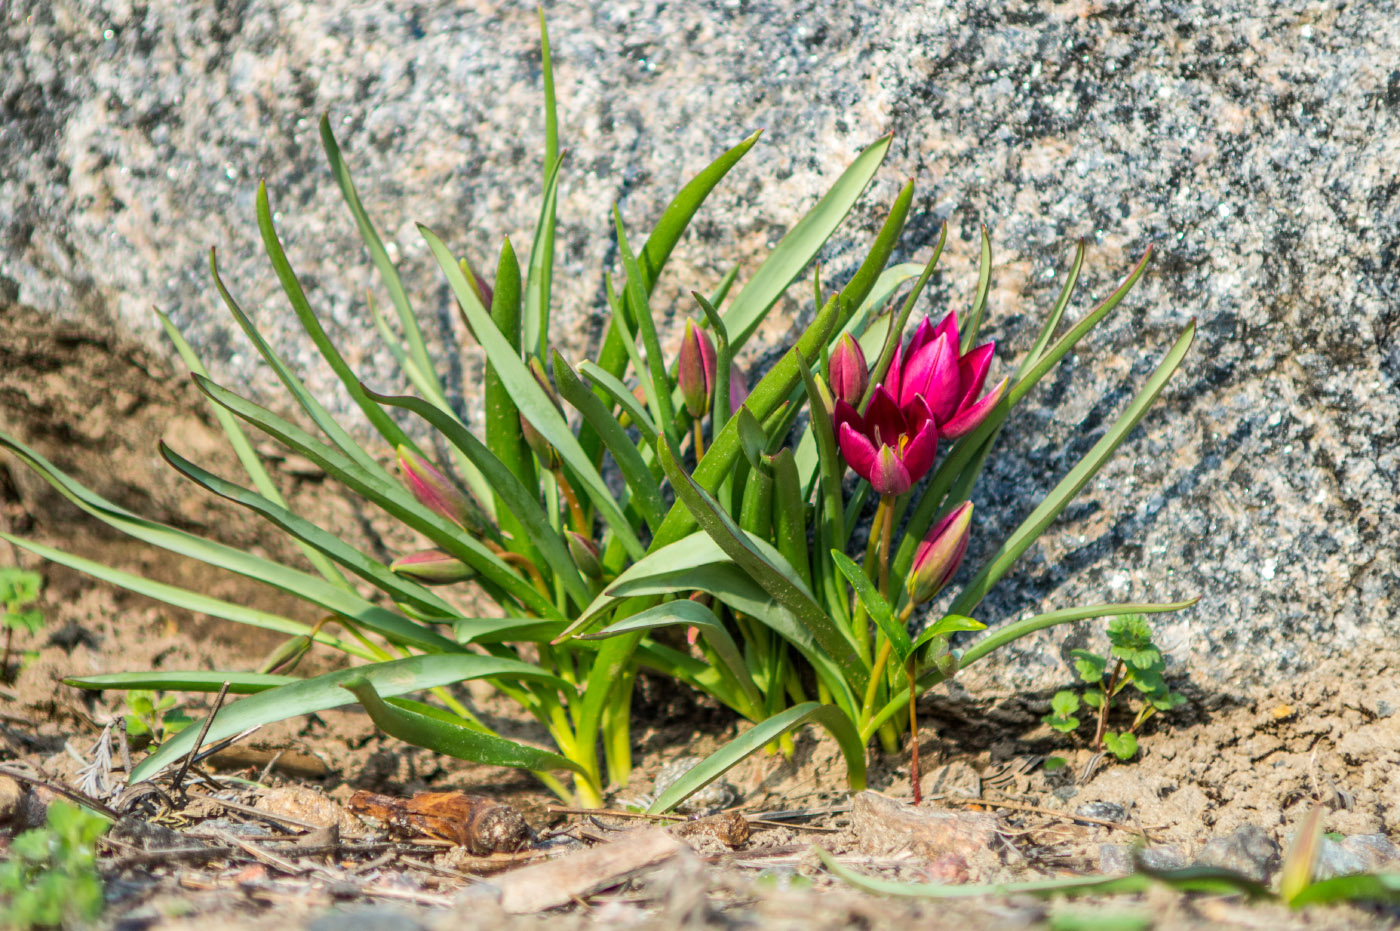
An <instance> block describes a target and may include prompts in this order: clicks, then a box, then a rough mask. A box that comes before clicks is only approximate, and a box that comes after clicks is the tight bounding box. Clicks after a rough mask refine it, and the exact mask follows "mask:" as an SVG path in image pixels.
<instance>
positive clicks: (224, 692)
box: [170, 682, 230, 795]
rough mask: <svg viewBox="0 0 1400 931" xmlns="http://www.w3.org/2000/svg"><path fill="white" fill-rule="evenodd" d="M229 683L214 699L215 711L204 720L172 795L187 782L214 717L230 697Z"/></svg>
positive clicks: (177, 774) (177, 775) (178, 774)
mask: <svg viewBox="0 0 1400 931" xmlns="http://www.w3.org/2000/svg"><path fill="white" fill-rule="evenodd" d="M229 684H230V683H228V682H224V684H223V687H222V688H220V689H219V697H218V698H216V699H214V710H213V711H211V712H209V717H207V718H205V719H204V726H202V727H201V728H200V729H199V736H198V737H196V738H195V741H194V746H192V747H190V755H189V756H187V757H185V762H184V763H182V764H181V765H180V771H179V772H178V773H176V774H175V781H174V782H172V783H171V784H170V794H171V795H174V794H175V793H176V792H179V791H180V784H181V783H182V782H184V781H185V774H186V773H188V772H189V771H190V764H191V763H193V762H194V758H195V755H196V754H197V753H199V748H200V745H201V744H203V743H204V737H205V735H206V734H208V733H209V727H210V725H212V724H213V723H214V716H215V715H217V714H218V713H219V709H220V708H222V707H223V705H224V698H225V697H226V696H227V695H228V688H229Z"/></svg>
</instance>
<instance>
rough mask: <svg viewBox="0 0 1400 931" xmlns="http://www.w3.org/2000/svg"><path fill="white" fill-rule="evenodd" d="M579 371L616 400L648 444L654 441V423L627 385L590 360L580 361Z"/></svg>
mask: <svg viewBox="0 0 1400 931" xmlns="http://www.w3.org/2000/svg"><path fill="white" fill-rule="evenodd" d="M578 369H579V371H580V372H582V373H583V374H585V375H587V376H588V378H589V380H590V381H592V382H593V384H594V386H595V387H597V388H601V389H602V390H603V392H604V393H606V394H607V395H608V397H610V398H612V399H613V400H614V401H616V402H617V404H618V406H619V407H621V408H622V410H623V411H624V412H625V413H626V414H627V416H629V417H631V418H632V425H633V426H634V427H636V428H637V432H638V433H640V434H641V435H642V440H643V442H645V443H646V444H647V445H648V446H650V445H652V444H653V443H655V442H656V436H657V432H656V424H654V423H652V421H651V415H649V414H648V413H647V412H646V408H644V407H643V406H642V405H640V404H638V403H637V398H636V396H635V395H633V394H632V392H631V391H628V390H627V386H626V385H624V384H623V383H622V382H621V381H619V380H618V379H617V378H615V377H614V376H613V374H612V373H611V372H607V371H604V370H603V369H601V368H599V367H598V366H597V365H596V364H594V363H592V362H581V363H579V367H578Z"/></svg>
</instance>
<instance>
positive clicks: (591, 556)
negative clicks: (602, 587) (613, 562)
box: [564, 530, 603, 579]
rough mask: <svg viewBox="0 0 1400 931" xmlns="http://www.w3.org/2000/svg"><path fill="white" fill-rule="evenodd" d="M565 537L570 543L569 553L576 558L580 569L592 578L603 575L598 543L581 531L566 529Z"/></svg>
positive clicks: (575, 561) (598, 577)
mask: <svg viewBox="0 0 1400 931" xmlns="http://www.w3.org/2000/svg"><path fill="white" fill-rule="evenodd" d="M564 539H565V540H566V541H567V542H568V544H569V555H570V556H572V557H573V559H574V565H575V566H578V571H579V572H582V573H583V574H584V575H586V576H588V577H589V578H590V579H600V578H602V577H603V564H602V562H601V561H600V560H599V554H598V545H597V544H596V543H594V542H593V541H592V540H590V539H588V538H587V537H585V536H584V535H583V534H581V533H575V532H574V531H572V530H565V531H564Z"/></svg>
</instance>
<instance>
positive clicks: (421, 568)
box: [389, 446, 480, 585]
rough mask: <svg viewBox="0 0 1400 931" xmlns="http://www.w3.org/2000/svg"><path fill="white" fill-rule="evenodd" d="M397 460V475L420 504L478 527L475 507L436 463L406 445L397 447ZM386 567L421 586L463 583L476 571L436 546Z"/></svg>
mask: <svg viewBox="0 0 1400 931" xmlns="http://www.w3.org/2000/svg"><path fill="white" fill-rule="evenodd" d="M398 459H399V474H400V475H401V476H402V478H403V483H404V485H405V486H407V488H408V490H409V491H410V492H412V493H413V497H414V498H415V499H417V501H418V503H419V504H421V505H423V506H424V507H425V508H427V509H428V510H430V511H432V512H433V513H434V514H437V515H438V516H439V517H443V518H446V519H447V520H450V521H452V522H453V523H454V524H457V525H458V526H459V527H462V528H463V529H465V530H467V531H469V532H470V531H474V530H479V529H480V527H479V523H478V520H477V517H476V508H475V506H474V505H473V503H472V501H471V499H470V498H468V497H467V496H466V495H465V494H464V493H463V492H462V491H461V489H459V488H458V487H457V486H456V485H454V484H453V483H452V480H451V479H449V478H448V477H447V476H446V475H444V474H443V473H442V471H441V470H440V469H438V468H437V466H435V465H433V464H432V463H431V462H429V461H428V460H426V459H424V458H423V457H422V456H419V455H418V454H417V453H415V452H413V450H411V449H409V448H408V447H407V446H400V447H399V449H398ZM389 568H390V569H392V570H393V571H394V572H397V573H398V574H400V575H403V576H407V577H408V578H410V579H413V580H414V581H416V582H421V583H423V584H424V585H450V584H452V583H453V582H465V581H467V580H469V579H471V578H472V577H473V576H474V575H475V574H476V573H475V572H474V571H473V570H472V568H471V566H468V565H467V564H466V563H464V562H462V561H461V560H460V559H458V558H457V557H455V556H452V555H451V554H449V553H444V552H443V551H442V550H438V549H429V550H420V551H418V552H415V553H409V554H408V555H407V556H401V557H399V558H398V559H396V560H394V561H393V562H392V563H391V564H390V565H389Z"/></svg>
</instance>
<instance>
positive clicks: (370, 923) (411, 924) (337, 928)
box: [306, 905, 424, 931]
mask: <svg viewBox="0 0 1400 931" xmlns="http://www.w3.org/2000/svg"><path fill="white" fill-rule="evenodd" d="M306 931H424V925H423V924H422V923H421V922H419V921H418V920H417V919H416V918H414V917H413V915H411V914H409V913H408V912H407V911H405V910H404V909H402V908H399V907H396V906H393V905H372V906H369V907H367V908H347V909H339V910H336V911H333V912H327V913H326V914H324V915H322V916H320V917H319V918H315V919H313V920H312V921H311V922H309V923H308V924H307V925H306Z"/></svg>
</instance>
